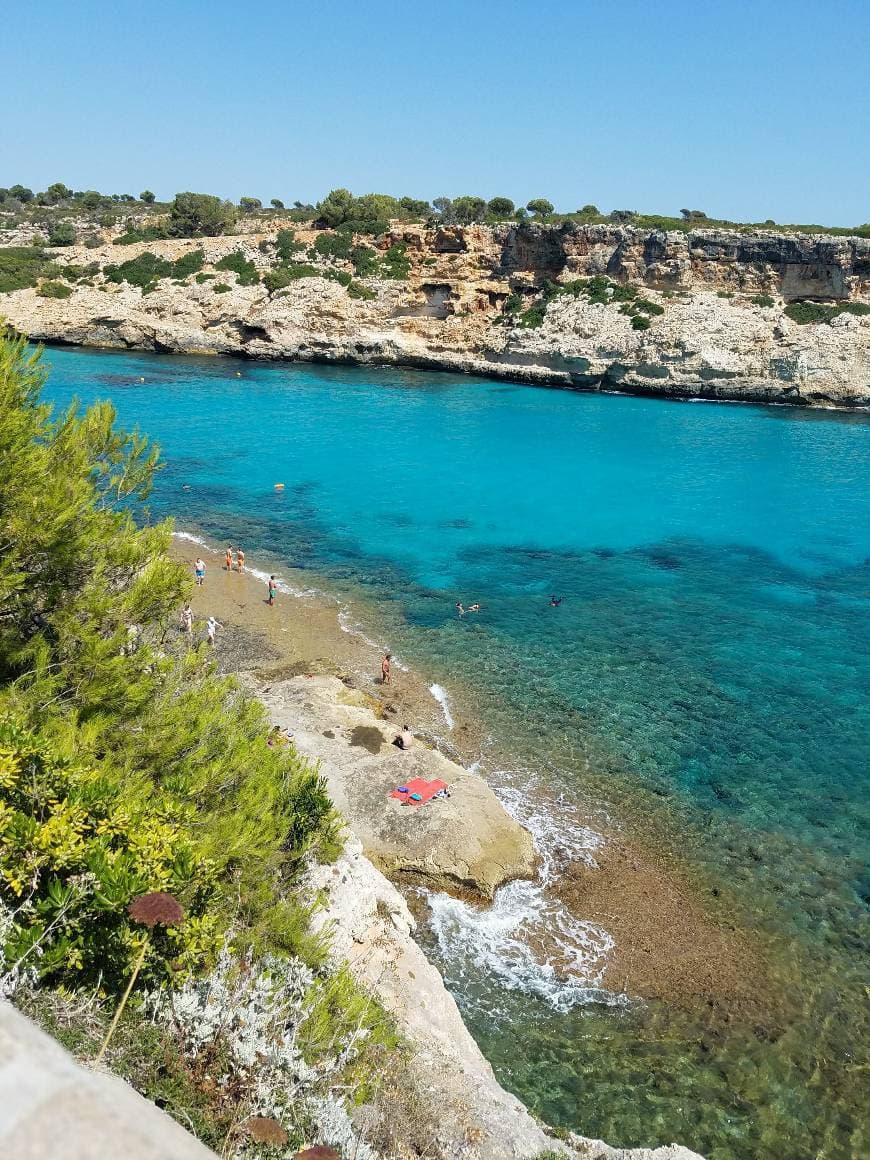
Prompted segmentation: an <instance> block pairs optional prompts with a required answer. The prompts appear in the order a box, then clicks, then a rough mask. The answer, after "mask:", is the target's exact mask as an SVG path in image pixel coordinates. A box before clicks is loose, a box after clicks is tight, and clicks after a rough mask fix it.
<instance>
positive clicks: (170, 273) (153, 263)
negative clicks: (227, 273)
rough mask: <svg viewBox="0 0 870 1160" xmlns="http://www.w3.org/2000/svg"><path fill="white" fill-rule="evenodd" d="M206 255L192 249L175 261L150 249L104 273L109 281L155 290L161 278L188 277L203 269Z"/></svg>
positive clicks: (113, 266)
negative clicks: (153, 252)
mask: <svg viewBox="0 0 870 1160" xmlns="http://www.w3.org/2000/svg"><path fill="white" fill-rule="evenodd" d="M204 257H205V255H204V254H203V252H202V250H191V252H190V253H189V254H184V255H183V256H182V257H180V258H178V259H176V260H175V261H174V262H173V261H169V260H168V259H166V258H161V257H158V255H157V254H152V253H151V252H150V251H149V250H146V251H145V252H144V253H142V254H139V256H138V257H136V258H131V259H130V260H129V261H128V262H121V264H120V265H109V266H106V267H104V269H103V274H104V275H105V277H106V280H107V281H108V282H114V283H116V284H118V285H120V283H122V282H127V283H129V284H130V285H131V286H139V287H141V289H142V290H143V291H150V290H153V289H154V288H155V287H156V285H157V283H158V282H159V281H160V279H161V278H186V277H188V275H190V274H195V273H196V272H197V271H198V270H201V269H202V264H203V259H204Z"/></svg>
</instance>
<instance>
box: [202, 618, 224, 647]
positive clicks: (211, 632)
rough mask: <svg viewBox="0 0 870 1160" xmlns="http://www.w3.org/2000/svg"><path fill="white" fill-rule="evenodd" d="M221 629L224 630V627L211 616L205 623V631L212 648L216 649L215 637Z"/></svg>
mask: <svg viewBox="0 0 870 1160" xmlns="http://www.w3.org/2000/svg"><path fill="white" fill-rule="evenodd" d="M219 628H223V625H222V624H221V623H220V622H219V621H217V620H215V618H214V617H213V616H210V617H209V618H208V620H207V621H206V622H205V631H206V634H207V635H208V643H209V644H210V645H211V646H212V648H214V642H215V635H216V633H217V630H218V629H219Z"/></svg>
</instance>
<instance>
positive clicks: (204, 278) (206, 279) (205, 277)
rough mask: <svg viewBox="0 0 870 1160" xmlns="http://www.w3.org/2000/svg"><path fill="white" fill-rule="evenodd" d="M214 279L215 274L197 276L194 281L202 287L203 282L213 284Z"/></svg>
mask: <svg viewBox="0 0 870 1160" xmlns="http://www.w3.org/2000/svg"><path fill="white" fill-rule="evenodd" d="M213 278H214V274H197V276H196V278H194V281H195V282H198V283H199V284H200V286H201V285H202V283H203V282H211V280H212V279H213Z"/></svg>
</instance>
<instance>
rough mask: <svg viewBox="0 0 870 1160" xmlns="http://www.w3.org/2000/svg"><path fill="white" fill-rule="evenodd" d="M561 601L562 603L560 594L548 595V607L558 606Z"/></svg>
mask: <svg viewBox="0 0 870 1160" xmlns="http://www.w3.org/2000/svg"><path fill="white" fill-rule="evenodd" d="M561 603H562V597H561V596H559V597H556V596H551V597H550V607H551V608H558V607H559V605H560V604H561Z"/></svg>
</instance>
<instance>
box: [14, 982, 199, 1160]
mask: <svg viewBox="0 0 870 1160" xmlns="http://www.w3.org/2000/svg"><path fill="white" fill-rule="evenodd" d="M0 1156H3V1157H8V1158H9V1160H118V1157H124V1160H209V1158H212V1160H214V1153H213V1152H212V1151H211V1150H210V1149H208V1148H206V1147H205V1146H204V1145H203V1144H200V1143H199V1141H198V1140H196V1139H195V1138H194V1137H193V1136H191V1135H189V1133H187V1132H186V1131H185V1130H184V1129H183V1128H182V1127H180V1126H179V1125H178V1124H177V1123H176V1122H175V1120H172V1119H170V1118H169V1116H167V1115H166V1113H165V1112H162V1111H160V1109H159V1108H156V1107H155V1106H154V1104H152V1103H149V1102H148V1100H146V1099H143V1097H142V1096H140V1095H139V1094H138V1092H135V1091H133V1089H132V1088H131V1087H128V1085H127V1084H125V1083H124V1082H123V1080H120V1079H118V1078H117V1077H116V1076H113V1075H109V1074H108V1073H106V1072H93V1071H87V1070H85V1068H83V1067H79V1065H78V1064H77V1063H76V1062H75V1060H74V1059H73V1058H72V1057H71V1056H69V1055H67V1053H66V1052H65V1051H64V1050H63V1048H62V1047H61V1046H60V1045H59V1044H58V1043H55V1041H54V1040H53V1039H51V1038H49V1036H47V1035H44V1034H43V1033H42V1032H41V1031H40V1030H39V1029H38V1028H37V1027H35V1026H34V1024H32V1023H31V1022H30V1021H29V1020H28V1019H25V1017H24V1016H23V1015H21V1014H20V1013H19V1012H18V1011H16V1010H15V1009H14V1008H13V1007H12V1006H11V1005H10V1004H9V1003H5V1002H0Z"/></svg>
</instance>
